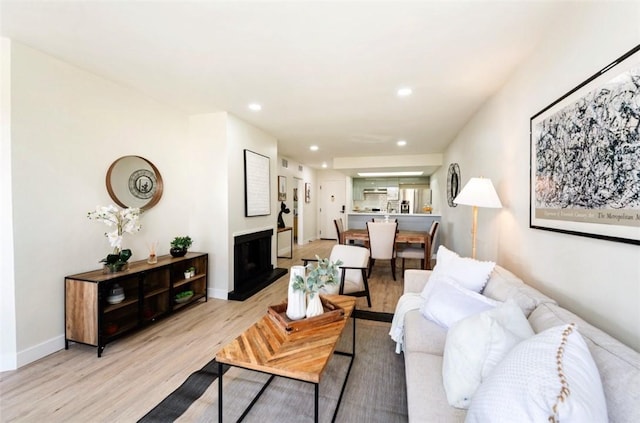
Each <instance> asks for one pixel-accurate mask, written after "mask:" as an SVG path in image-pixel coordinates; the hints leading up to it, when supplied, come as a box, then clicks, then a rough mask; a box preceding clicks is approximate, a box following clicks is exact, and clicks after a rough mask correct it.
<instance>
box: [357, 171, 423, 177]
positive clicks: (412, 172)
mask: <svg viewBox="0 0 640 423" xmlns="http://www.w3.org/2000/svg"><path fill="white" fill-rule="evenodd" d="M423 173H424V172H422V171H407V172H358V176H372V177H378V176H422V174H423Z"/></svg>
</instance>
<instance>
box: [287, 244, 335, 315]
mask: <svg viewBox="0 0 640 423" xmlns="http://www.w3.org/2000/svg"><path fill="white" fill-rule="evenodd" d="M316 259H317V263H315V264H314V263H309V264H308V265H307V270H309V274H308V275H307V278H306V281H305V279H304V278H302V276H298V275H296V277H295V282H294V283H293V289H295V290H301V291H304V292H306V293H307V294H308V295H309V301H308V305H307V312H306V316H307V317H314V316H319V315H321V314H322V313H324V308H323V307H322V301H321V300H320V295H319V294H318V292H319V291H320V290H321V289H322V288H324V287H325V286H327V285H335V284H337V283H339V281H340V277H339V266H340V265H341V264H342V260H338V261H336V262H332V261H330V260H329V259H328V258H325V259H321V258H320V257H318V256H316Z"/></svg>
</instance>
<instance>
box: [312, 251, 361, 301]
mask: <svg viewBox="0 0 640 423" xmlns="http://www.w3.org/2000/svg"><path fill="white" fill-rule="evenodd" d="M329 260H330V261H332V262H336V261H338V260H341V261H342V264H341V265H340V266H339V269H340V284H339V285H330V286H325V287H324V288H322V289H321V290H320V292H321V293H323V294H339V295H350V296H352V297H367V304H368V305H369V307H371V293H370V292H369V281H368V279H367V268H368V266H369V250H368V249H366V248H363V247H359V246H355V245H342V244H336V245H334V246H333V248H332V249H331V255H330V256H329ZM310 261H317V260H316V259H303V262H304V265H305V266H306V265H307V264H308V263H309V262H310Z"/></svg>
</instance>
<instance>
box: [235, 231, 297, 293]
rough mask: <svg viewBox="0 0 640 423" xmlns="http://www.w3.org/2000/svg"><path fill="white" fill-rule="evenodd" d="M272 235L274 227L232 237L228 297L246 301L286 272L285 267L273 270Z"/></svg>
mask: <svg viewBox="0 0 640 423" xmlns="http://www.w3.org/2000/svg"><path fill="white" fill-rule="evenodd" d="M271 237H273V229H268V230H265V231H259V232H252V233H250V234H245V235H238V236H236V237H234V247H233V276H234V286H233V291H231V292H230V293H229V299H230V300H241V301H242V300H246V299H247V298H249V297H250V296H252V295H253V294H255V293H256V292H258V291H260V290H261V289H263V288H266V287H267V286H269V285H270V284H271V283H273V282H275V281H276V280H277V279H279V278H280V277H281V276H283V275H286V274H287V270H286V269H281V268H275V269H274V267H273V265H272V264H271Z"/></svg>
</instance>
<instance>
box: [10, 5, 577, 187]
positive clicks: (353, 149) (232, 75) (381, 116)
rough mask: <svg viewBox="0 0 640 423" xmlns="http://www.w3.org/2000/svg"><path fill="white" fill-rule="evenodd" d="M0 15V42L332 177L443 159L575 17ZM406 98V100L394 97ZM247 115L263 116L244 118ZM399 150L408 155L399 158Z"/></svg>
mask: <svg viewBox="0 0 640 423" xmlns="http://www.w3.org/2000/svg"><path fill="white" fill-rule="evenodd" d="M0 4H1V10H0V12H1V16H2V21H1V23H2V26H1V28H2V35H3V36H6V37H9V38H11V39H13V40H15V41H18V42H21V43H23V44H26V45H29V46H31V47H34V48H36V49H38V50H41V51H43V52H45V53H48V54H51V55H53V56H56V57H58V58H60V59H62V60H64V61H66V62H68V63H71V64H74V65H76V66H78V67H81V68H84V69H86V70H88V71H90V72H93V73H96V74H99V75H101V76H103V77H105V78H108V79H111V80H114V81H117V82H119V83H121V84H123V85H125V86H128V87H131V88H133V89H135V90H137V91H139V92H141V93H144V94H145V95H147V96H150V97H152V98H154V99H156V100H158V101H161V102H163V103H167V104H169V105H171V106H172V107H176V108H179V109H181V110H183V111H184V112H185V113H189V114H195V113H207V112H214V111H221V110H225V111H228V112H229V113H231V114H233V115H235V116H237V117H239V118H241V119H242V120H244V121H246V122H249V123H250V124H252V125H254V126H256V127H258V128H261V129H262V130H264V131H265V132H267V133H269V134H271V135H272V136H275V137H276V138H277V139H278V142H279V153H280V154H281V155H283V156H285V157H288V158H289V159H291V160H294V161H297V162H300V163H302V164H304V165H307V166H311V167H314V168H320V167H321V165H322V164H323V163H326V164H327V165H328V168H332V167H333V159H334V158H343V159H342V161H343V162H344V161H345V160H344V158H349V157H358V156H371V157H378V160H377V162H380V160H379V157H388V156H406V157H415V156H416V155H420V154H422V155H428V154H437V153H442V152H443V151H444V150H445V148H446V146H447V144H448V143H449V142H451V140H452V139H453V138H454V137H455V135H456V134H457V133H458V132H459V131H460V129H461V128H462V127H463V125H464V124H465V123H466V122H467V121H468V120H469V119H470V117H471V116H472V115H473V113H474V112H475V111H476V110H478V108H479V107H480V106H481V105H482V104H483V103H484V102H485V101H486V100H487V99H488V97H490V96H491V95H492V93H494V92H495V91H496V90H497V89H498V88H500V87H501V86H502V84H504V83H505V81H506V79H507V78H508V77H509V76H510V74H511V73H512V72H513V71H514V69H515V68H516V67H517V66H518V65H519V64H520V63H521V62H522V61H523V60H524V59H525V58H526V57H527V55H528V54H529V53H530V52H531V51H532V49H533V48H534V47H535V46H536V44H537V43H538V41H539V40H540V39H541V38H542V37H543V36H544V34H545V32H546V31H547V30H548V28H549V25H551V24H552V23H553V22H557V21H556V19H562V18H563V16H567V14H568V13H569V10H568V9H569V8H570V7H574V8H575V7H578V4H577V3H575V2H573V3H572V2H560V1H554V2H552V1H548V2H546V1H471V0H470V1H465V2H462V1H413V2H402V1H378V2H371V1H349V2H347V1H334V2H321V1H299V2H286V1H281V2H271V1H254V2H248V1H233V2H231V1H227V2H222V1H191V2H187V1H166V0H165V1H144V2H142V1H100V2H96V1H93V2H92V1H65V2H63V1H55V2H52V1H45V2H42V1H24V0H20V1H5V0H2V1H1V3H0ZM401 87H411V88H412V90H413V94H412V95H410V96H407V97H398V96H397V95H396V92H397V90H398V89H399V88H401ZM251 102H257V103H259V104H261V105H262V110H261V111H257V112H256V111H252V110H249V108H248V105H249V103H251ZM400 139H404V140H406V142H407V145H406V146H404V147H399V146H397V145H396V141H397V140H400ZM311 145H317V146H318V147H319V149H318V151H315V152H312V151H310V150H309V147H310V146H311ZM400 159H401V158H398V160H397V163H394V160H389V161H388V163H386V164H385V165H394V164H398V163H401V162H402V160H400ZM347 162H349V160H347ZM361 166H362V165H361ZM354 169H355V168H353V169H345V170H347V171H349V172H348V173H350V172H351V171H353V170H354ZM424 170H426V172H427V174H429V173H431V172H432V171H433V170H434V167H430V168H427V167H425V169H424Z"/></svg>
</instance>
